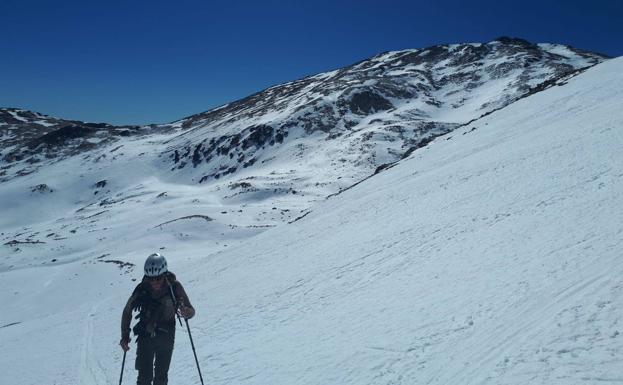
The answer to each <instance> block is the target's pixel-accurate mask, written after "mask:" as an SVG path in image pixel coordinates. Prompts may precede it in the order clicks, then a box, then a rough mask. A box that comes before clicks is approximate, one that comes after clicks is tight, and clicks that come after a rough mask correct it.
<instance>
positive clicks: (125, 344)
mask: <svg viewBox="0 0 623 385" xmlns="http://www.w3.org/2000/svg"><path fill="white" fill-rule="evenodd" d="M119 346H121V349H123V351H124V352H127V351H128V350H130V337H123V338H122V339H121V341H119Z"/></svg>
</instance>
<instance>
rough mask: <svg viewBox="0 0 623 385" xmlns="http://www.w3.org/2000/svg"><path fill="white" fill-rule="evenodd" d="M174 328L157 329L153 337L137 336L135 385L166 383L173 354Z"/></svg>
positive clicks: (161, 384) (159, 384) (160, 384)
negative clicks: (167, 329) (136, 374)
mask: <svg viewBox="0 0 623 385" xmlns="http://www.w3.org/2000/svg"><path fill="white" fill-rule="evenodd" d="M174 343H175V329H173V330H171V331H166V332H165V331H159V332H158V333H157V334H156V335H155V336H154V337H150V336H143V335H141V336H139V337H138V341H137V348H136V365H135V368H136V370H138V378H137V380H136V384H137V385H152V381H153V385H167V383H168V382H169V365H170V364H171V356H172V355H173V345H174Z"/></svg>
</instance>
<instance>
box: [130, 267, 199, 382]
mask: <svg viewBox="0 0 623 385" xmlns="http://www.w3.org/2000/svg"><path fill="white" fill-rule="evenodd" d="M167 284H168V285H169V292H170V293H171V298H172V299H173V303H174V304H175V308H176V309H177V308H178V303H177V298H176V297H175V293H174V292H173V287H171V284H170V283H169V280H168V279H167ZM175 314H176V315H177V320H178V321H180V326H182V327H183V325H182V317H180V313H178V312H177V311H176V312H175ZM184 321H186V330H188V337H189V338H190V346H191V347H192V348H193V354H194V356H195V363H196V364H197V371H198V372H199V379H200V380H201V385H204V384H203V376H202V375H201V368H200V367H199V360H198V359H197V352H196V351H195V343H194V342H193V336H192V334H190V326H189V325H188V320H187V319H186V318H184ZM119 385H121V384H119Z"/></svg>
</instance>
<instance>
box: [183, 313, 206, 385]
mask: <svg viewBox="0 0 623 385" xmlns="http://www.w3.org/2000/svg"><path fill="white" fill-rule="evenodd" d="M184 321H186V330H188V337H190V346H192V348H193V354H194V355H195V363H196V364H197V371H199V379H200V380H201V385H203V376H202V375H201V368H200V367H199V360H198V359H197V352H196V351H195V343H194V342H193V336H192V334H190V326H189V325H188V320H187V319H186V318H184Z"/></svg>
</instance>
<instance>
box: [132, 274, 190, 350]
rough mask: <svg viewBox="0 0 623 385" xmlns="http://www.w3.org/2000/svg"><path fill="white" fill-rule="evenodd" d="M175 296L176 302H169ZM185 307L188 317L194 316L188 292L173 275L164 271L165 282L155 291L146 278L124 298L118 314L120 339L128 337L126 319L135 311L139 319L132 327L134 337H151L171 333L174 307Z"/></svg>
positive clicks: (173, 328)
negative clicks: (158, 333)
mask: <svg viewBox="0 0 623 385" xmlns="http://www.w3.org/2000/svg"><path fill="white" fill-rule="evenodd" d="M171 292H173V294H174V295H175V299H176V301H177V303H175V302H174V301H173V296H172V295H171ZM181 307H187V308H190V309H191V314H190V317H188V318H192V317H193V316H194V315H195V308H194V307H193V306H192V305H191V303H190V300H189V299H188V295H186V291H185V290H184V287H183V286H182V284H181V283H180V282H179V281H178V280H177V279H176V277H175V274H173V273H171V272H167V273H165V281H164V282H163V283H162V288H161V290H160V291H159V292H154V291H153V289H152V287H151V284H150V283H149V280H148V278H147V277H143V280H142V281H141V282H140V283H139V284H138V285H137V286H136V288H135V289H134V291H133V292H132V295H131V296H130V298H129V299H128V301H127V303H126V305H125V307H124V308H123V314H122V315H121V340H122V341H123V340H125V341H129V340H130V322H131V321H132V312H133V311H135V310H136V311H138V312H139V314H138V316H137V317H136V318H138V319H139V322H138V323H137V324H136V325H135V326H134V334H135V335H137V336H146V335H151V336H153V335H154V334H155V333H157V332H175V314H176V312H177V309H179V308H181Z"/></svg>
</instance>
